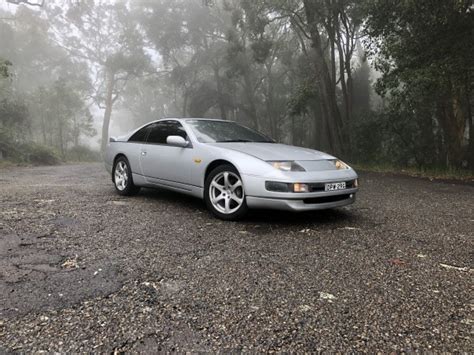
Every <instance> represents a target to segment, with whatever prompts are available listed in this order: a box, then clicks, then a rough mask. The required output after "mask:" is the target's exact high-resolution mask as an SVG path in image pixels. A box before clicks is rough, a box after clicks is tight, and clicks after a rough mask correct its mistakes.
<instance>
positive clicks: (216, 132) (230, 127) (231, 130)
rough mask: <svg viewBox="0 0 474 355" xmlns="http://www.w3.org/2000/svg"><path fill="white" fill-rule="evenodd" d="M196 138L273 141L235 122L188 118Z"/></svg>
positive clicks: (223, 140) (214, 141)
mask: <svg viewBox="0 0 474 355" xmlns="http://www.w3.org/2000/svg"><path fill="white" fill-rule="evenodd" d="M186 122H187V123H188V124H189V125H190V126H191V128H192V130H193V132H194V134H195V135H196V138H197V140H198V141H199V142H201V143H225V142H264V143H273V141H272V140H271V139H270V138H268V137H267V136H265V135H264V134H262V133H259V132H257V131H254V130H252V129H250V128H247V127H244V126H241V125H239V124H237V123H235V122H228V121H212V120H188V121H186Z"/></svg>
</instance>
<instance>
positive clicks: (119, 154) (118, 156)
mask: <svg viewBox="0 0 474 355" xmlns="http://www.w3.org/2000/svg"><path fill="white" fill-rule="evenodd" d="M120 157H124V158H125V159H127V160H128V158H127V156H126V155H125V154H123V153H117V154H116V155H115V157H114V160H113V163H112V174H111V177H112V181H113V180H114V169H115V164H116V163H117V160H118V159H119V158H120Z"/></svg>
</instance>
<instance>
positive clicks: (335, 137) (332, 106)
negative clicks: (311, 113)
mask: <svg viewBox="0 0 474 355" xmlns="http://www.w3.org/2000/svg"><path fill="white" fill-rule="evenodd" d="M304 6H305V12H306V18H307V21H308V24H309V33H310V37H311V43H312V47H313V49H314V50H315V60H314V67H315V69H316V75H317V78H316V79H317V85H318V89H319V94H320V97H321V101H322V106H323V110H324V115H325V116H326V117H327V119H328V128H329V132H330V145H331V150H332V153H334V154H336V155H344V154H343V153H344V146H343V142H342V140H343V139H342V128H343V127H342V126H343V124H342V120H341V113H340V111H339V108H338V106H337V99H336V94H335V92H334V89H333V87H334V83H332V82H331V77H330V74H329V70H328V66H327V64H326V59H325V56H324V51H323V48H322V41H321V35H320V33H319V30H318V28H317V22H316V13H315V9H314V6H316V5H315V4H314V3H313V2H312V1H310V0H304Z"/></svg>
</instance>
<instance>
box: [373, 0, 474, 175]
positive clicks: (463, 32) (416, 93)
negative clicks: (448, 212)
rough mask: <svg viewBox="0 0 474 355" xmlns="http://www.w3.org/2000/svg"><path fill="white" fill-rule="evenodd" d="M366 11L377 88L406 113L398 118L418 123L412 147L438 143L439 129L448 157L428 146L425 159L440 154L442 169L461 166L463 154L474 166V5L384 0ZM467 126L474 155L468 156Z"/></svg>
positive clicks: (452, 0) (447, 0)
mask: <svg viewBox="0 0 474 355" xmlns="http://www.w3.org/2000/svg"><path fill="white" fill-rule="evenodd" d="M367 9H368V20H367V34H368V35H369V36H370V37H369V41H368V44H369V46H370V47H369V48H370V54H372V55H373V56H374V58H375V64H376V68H377V69H378V70H379V71H380V72H381V73H382V77H381V78H380V80H378V82H377V84H376V89H377V91H378V92H379V93H380V94H381V95H384V96H388V97H389V98H390V101H391V103H392V104H391V105H392V107H391V109H392V110H394V111H395V112H398V113H401V112H403V113H405V115H397V116H396V117H397V119H398V120H399V121H400V120H406V119H407V117H408V118H409V119H410V120H411V121H413V122H414V123H415V124H416V127H414V132H415V133H417V135H416V136H415V137H416V138H415V139H413V140H412V142H411V143H410V144H411V145H414V144H417V142H418V141H419V140H420V139H423V137H426V136H428V137H430V139H431V140H434V139H436V137H435V136H434V135H435V134H436V132H437V131H438V130H439V129H440V130H441V133H442V136H441V141H442V144H441V146H442V149H445V153H444V152H443V151H442V150H441V151H435V150H433V149H431V148H430V147H429V146H428V147H424V149H423V150H422V151H424V152H425V153H424V154H425V157H426V158H427V159H429V158H430V157H433V155H434V154H433V153H435V154H439V156H440V157H443V156H444V159H442V162H443V164H447V165H449V166H452V167H460V166H461V162H462V159H463V155H464V156H466V157H467V159H470V160H471V167H472V164H474V150H473V149H474V133H473V125H472V107H473V101H474V98H473V86H474V61H473V58H474V46H473V43H474V30H473V29H474V16H473V7H472V1H469V0H461V1H458V0H437V1H425V0H420V1H396V0H386V1H377V2H375V1H374V2H369V3H368V5H367ZM420 120H422V121H420ZM411 124H413V123H411ZM467 126H470V127H469V129H468V131H469V134H470V150H469V151H467V152H466V153H467V154H466V153H463V151H465V148H464V147H466V146H467V144H466V142H465V136H466V131H467V128H466V127H467ZM405 131H406V130H405ZM405 139H406V137H405ZM440 162H441V161H440Z"/></svg>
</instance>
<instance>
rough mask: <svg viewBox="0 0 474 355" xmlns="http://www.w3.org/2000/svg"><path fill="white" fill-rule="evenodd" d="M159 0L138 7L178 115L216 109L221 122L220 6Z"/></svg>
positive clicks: (224, 108)
mask: <svg viewBox="0 0 474 355" xmlns="http://www.w3.org/2000/svg"><path fill="white" fill-rule="evenodd" d="M208 5H209V4H207V3H205V2H202V1H186V0H158V1H154V2H149V3H145V4H142V6H137V11H140V12H141V15H140V17H141V23H142V25H143V27H144V28H145V30H146V33H147V37H148V39H149V41H150V42H151V43H152V44H153V46H154V48H155V49H156V50H157V51H158V53H159V55H160V57H161V59H162V61H163V62H162V64H163V67H164V69H165V70H168V71H169V75H168V79H169V82H170V84H171V85H172V86H173V87H174V89H175V92H174V94H173V95H172V98H173V102H174V105H175V106H176V109H177V110H178V112H179V113H180V114H181V115H182V116H188V115H189V114H192V115H196V114H203V113H205V112H207V111H208V110H209V109H211V108H212V107H217V108H218V110H219V114H220V116H221V117H222V118H226V117H227V114H228V111H229V110H231V109H232V108H231V107H230V106H231V104H230V93H229V91H230V90H229V81H228V80H227V78H226V77H225V75H224V70H225V50H226V37H225V34H226V22H228V21H227V14H226V13H225V11H223V9H222V7H221V4H220V3H215V4H212V6H208Z"/></svg>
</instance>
